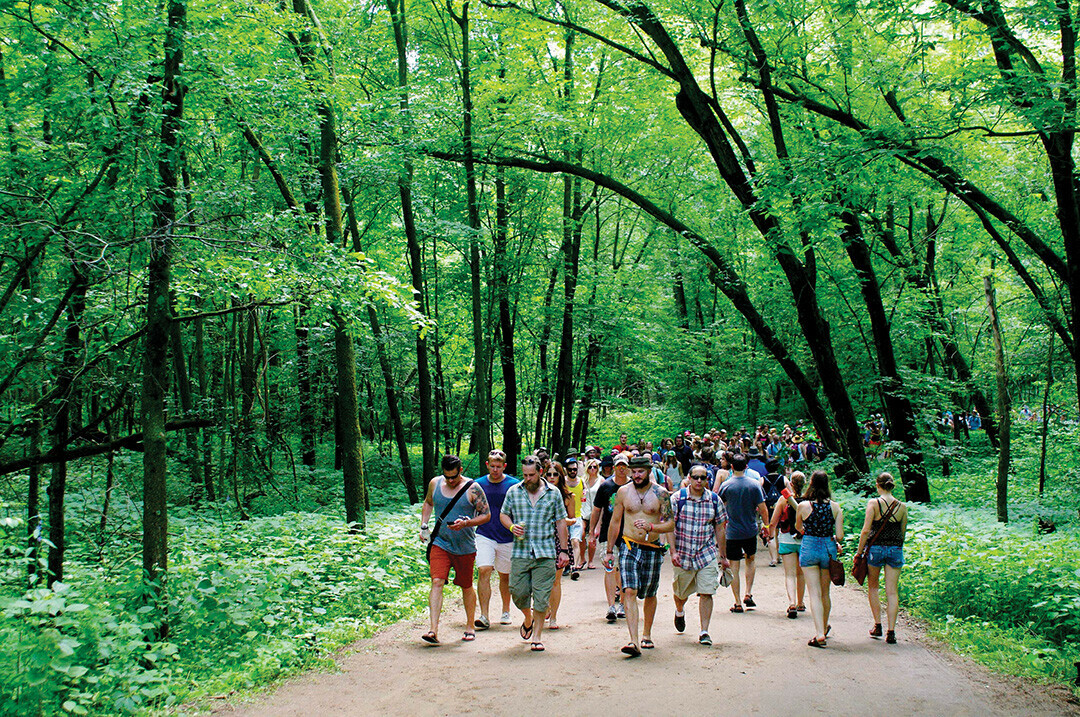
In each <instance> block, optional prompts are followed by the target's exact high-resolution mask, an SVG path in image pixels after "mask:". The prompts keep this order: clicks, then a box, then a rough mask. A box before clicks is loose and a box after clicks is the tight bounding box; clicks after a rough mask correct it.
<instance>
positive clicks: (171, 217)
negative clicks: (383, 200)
mask: <svg viewBox="0 0 1080 717" xmlns="http://www.w3.org/2000/svg"><path fill="white" fill-rule="evenodd" d="M168 15H169V20H168V23H169V24H168V29H167V30H166V32H165V42H164V50H165V63H164V80H163V88H162V101H163V105H164V106H163V108H162V119H161V136H160V148H159V152H160V156H159V159H158V176H159V177H160V180H161V183H160V187H159V188H158V190H157V191H156V192H155V193H154V195H153V197H152V198H151V210H152V213H153V223H152V227H151V232H150V262H149V272H148V274H149V278H148V293H147V305H146V352H145V356H144V359H143V367H144V368H143V395H142V429H143V445H144V453H143V545H142V548H143V550H142V553H143V573H144V577H145V578H146V580H147V581H148V584H149V587H150V589H149V591H148V595H147V597H148V600H149V601H150V602H151V603H154V604H156V607H157V609H158V610H159V611H160V614H161V617H160V622H159V623H158V624H157V628H156V630H155V633H156V635H155V636H156V637H157V638H158V639H165V638H166V637H167V636H168V634H169V623H168V615H167V613H166V603H165V602H164V596H165V588H166V585H165V576H166V573H167V570H168V549H169V548H168V546H169V543H168V538H169V522H168V506H167V504H166V500H167V492H166V481H167V476H168V464H167V457H166V447H167V446H166V438H165V397H166V396H167V395H168V386H169V369H168V352H169V325H170V323H171V321H172V316H171V311H170V302H169V290H170V285H169V284H170V271H171V264H172V253H173V250H174V239H173V236H172V235H173V229H174V225H175V224H176V195H177V187H178V186H179V183H178V177H177V171H176V170H177V166H178V163H179V147H180V132H181V126H180V123H181V120H182V118H183V114H184V86H183V82H182V79H181V78H182V68H183V60H184V33H185V32H186V30H187V17H186V15H187V8H186V6H185V4H184V0H169V2H168Z"/></svg>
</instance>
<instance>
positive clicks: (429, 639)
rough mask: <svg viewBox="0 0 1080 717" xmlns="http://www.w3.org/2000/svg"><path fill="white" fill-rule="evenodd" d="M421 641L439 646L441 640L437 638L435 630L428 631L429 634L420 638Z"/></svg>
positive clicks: (426, 633)
mask: <svg viewBox="0 0 1080 717" xmlns="http://www.w3.org/2000/svg"><path fill="white" fill-rule="evenodd" d="M420 639H421V640H423V641H424V642H426V643H427V644H429V645H438V644H439V638H438V637H436V635H435V632H434V631H433V630H428V631H427V632H425V633H424V634H423V635H421V636H420Z"/></svg>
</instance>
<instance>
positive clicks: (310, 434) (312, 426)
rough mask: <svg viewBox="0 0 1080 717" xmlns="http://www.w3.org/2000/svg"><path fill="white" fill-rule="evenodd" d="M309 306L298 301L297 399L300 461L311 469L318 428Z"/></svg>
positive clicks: (296, 330) (313, 467) (313, 465)
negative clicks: (313, 388) (313, 385)
mask: <svg viewBox="0 0 1080 717" xmlns="http://www.w3.org/2000/svg"><path fill="white" fill-rule="evenodd" d="M306 313H307V306H305V305H304V303H303V301H300V302H298V306H297V309H296V319H295V322H296V329H295V332H296V373H297V376H296V393H297V396H296V399H297V403H298V404H299V406H300V415H299V418H300V462H301V463H303V464H304V465H305V466H307V467H308V468H309V469H311V470H314V469H315V434H316V431H317V430H318V425H317V421H316V420H315V395H314V394H313V393H312V390H311V345H310V343H309V335H310V330H309V329H308V327H307V326H306V325H305V321H304V317H305V314H306Z"/></svg>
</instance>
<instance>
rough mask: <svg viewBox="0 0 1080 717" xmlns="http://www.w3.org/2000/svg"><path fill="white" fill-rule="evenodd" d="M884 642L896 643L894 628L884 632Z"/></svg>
mask: <svg viewBox="0 0 1080 717" xmlns="http://www.w3.org/2000/svg"><path fill="white" fill-rule="evenodd" d="M885 642H886V643H887V644H889V645H895V644H896V631H895V630H889V631H888V632H886V633H885Z"/></svg>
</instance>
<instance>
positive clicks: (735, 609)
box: [728, 604, 743, 612]
mask: <svg viewBox="0 0 1080 717" xmlns="http://www.w3.org/2000/svg"><path fill="white" fill-rule="evenodd" d="M728 610H730V611H731V612H743V606H742V605H737V604H736V605H732V606H731V607H729V608H728Z"/></svg>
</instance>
